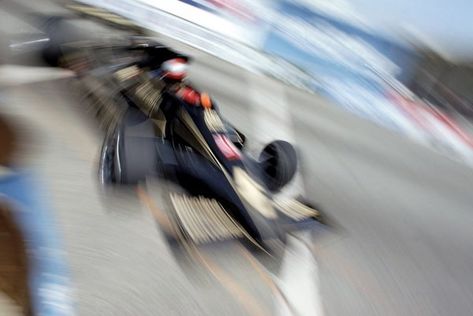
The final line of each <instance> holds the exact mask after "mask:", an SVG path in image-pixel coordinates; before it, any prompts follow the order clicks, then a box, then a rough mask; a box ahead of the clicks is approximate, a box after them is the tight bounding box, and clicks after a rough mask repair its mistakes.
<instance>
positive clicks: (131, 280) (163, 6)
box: [0, 0, 473, 315]
mask: <svg viewBox="0 0 473 316" xmlns="http://www.w3.org/2000/svg"><path fill="white" fill-rule="evenodd" d="M472 9H473V3H471V4H470V3H468V1H461V0H454V1H449V2H447V1H433V0H432V1H407V0H402V1H396V2H392V1H384V0H383V1H374V0H351V1H345V0H333V1H322V0H292V1H291V0H166V1H164V0H163V1H158V0H135V1H131V0H115V1H107V0H103V1H99V0H95V1H93V0H85V1H52V0H48V1H46V0H38V1H35V2H29V1H26V0H25V1H23V0H20V1H1V2H0V26H1V27H0V34H1V36H0V62H1V65H0V116H1V119H2V120H1V121H2V122H1V124H0V128H1V132H0V146H1V147H0V154H1V156H2V157H0V158H1V159H0V162H1V164H2V168H1V170H0V175H1V179H2V181H0V198H1V200H2V202H5V203H2V207H3V204H5V205H6V206H5V207H4V208H5V209H6V210H7V209H8V211H4V212H3V211H2V212H3V213H2V214H4V220H3V219H2V218H0V219H1V220H0V224H2V225H3V226H4V227H0V233H2V235H1V236H3V237H2V238H4V240H1V239H0V246H2V245H4V246H2V247H4V249H6V250H2V252H1V253H2V254H1V258H0V269H1V270H0V279H1V280H0V289H3V290H5V293H7V294H6V295H5V296H0V314H1V315H10V314H9V313H11V314H12V315H15V313H18V312H19V310H21V308H22V307H18V306H26V305H29V304H31V303H29V301H33V302H37V301H39V300H43V299H45V300H46V301H48V300H49V302H50V303H48V304H50V305H51V304H52V305H54V306H56V307H57V306H60V308H56V309H55V312H53V311H52V310H53V309H48V307H47V306H46V307H44V308H45V309H44V311H46V312H44V313H43V314H38V315H72V314H76V315H242V314H258V315H260V314H266V315H273V314H280V315H446V314H453V315H471V310H473V274H471V267H472V266H473V255H472V253H473V252H472V250H473V233H472V230H471V229H470V227H471V224H473V216H472V214H470V211H471V205H472V202H473V196H472V194H471V192H470V190H471V187H472V184H473V172H472V167H473V135H472V134H473V125H472V124H473V123H472V120H473V103H472V102H473V70H472V69H473V68H472V64H471V62H472V60H473V32H472V31H471V30H472V29H473V21H472V20H471V18H470V16H469V13H470V12H472ZM58 20H60V21H61V22H60V23H52V22H51V21H58ZM51 34H54V35H55V36H56V38H58V37H59V38H62V40H65V41H72V40H74V41H75V42H76V43H80V41H83V42H84V43H85V40H86V39H87V40H94V41H96V42H102V43H106V42H108V41H110V40H111V39H117V38H124V37H126V36H128V35H130V34H138V35H146V36H153V37H155V38H156V39H158V40H159V41H160V42H162V43H164V44H166V45H168V46H170V47H171V48H173V49H175V50H177V51H180V52H182V53H184V54H186V55H189V56H191V57H192V58H193V60H192V63H191V65H190V69H189V77H190V80H191V81H192V82H193V84H194V85H195V86H197V87H198V88H199V89H201V90H203V91H208V92H209V93H210V94H211V95H212V96H213V98H215V100H216V101H217V102H218V104H219V106H220V108H221V111H222V112H223V115H224V116H225V117H226V118H227V119H228V120H229V121H231V122H232V124H234V125H235V126H237V127H238V128H239V129H240V130H241V131H243V132H244V133H245V134H246V135H247V136H248V139H249V144H248V148H249V150H250V151H251V152H254V153H256V152H259V151H260V150H261V148H262V147H263V145H264V144H265V143H267V142H268V141H271V140H273V139H275V138H278V139H284V140H288V141H291V142H293V143H295V144H296V145H297V148H298V150H299V155H300V160H301V163H302V166H301V168H300V170H299V175H298V176H297V178H296V181H295V183H294V184H293V186H292V187H291V190H292V191H294V192H302V193H304V194H305V195H306V196H308V197H310V198H311V199H312V200H314V201H315V202H316V203H317V204H318V205H321V206H322V208H323V210H324V212H325V213H326V214H327V216H328V217H329V218H330V224H329V225H328V226H327V227H325V228H323V229H322V228H321V229H320V231H317V232H315V233H312V234H310V235H308V236H305V237H304V239H305V242H306V244H308V245H309V246H310V251H307V249H305V248H304V247H301V245H300V244H299V245H297V244H293V245H291V246H292V247H290V249H289V250H288V253H287V255H286V257H285V261H284V262H285V263H284V264H283V267H282V268H281V270H280V271H279V272H278V273H274V274H273V273H271V275H270V277H271V278H273V279H274V280H276V282H277V283H278V284H280V286H281V288H282V289H284V291H286V297H287V298H288V299H289V300H290V301H291V304H292V306H293V307H292V308H293V309H292V310H291V309H289V310H288V309H287V308H286V307H284V302H280V301H279V300H278V298H277V297H275V296H274V295H273V294H274V293H272V289H271V286H268V284H267V282H264V278H263V279H262V278H261V277H259V276H258V274H259V272H258V270H257V269H254V267H253V265H252V264H251V261H250V262H249V261H248V260H246V259H245V258H244V256H242V255H241V254H238V253H236V251H235V248H234V247H233V245H232V246H229V247H220V248H218V249H215V250H213V251H212V252H211V253H210V254H209V256H210V257H211V258H212V260H214V261H215V263H216V264H217V265H218V266H220V267H224V269H223V270H225V271H226V272H225V273H223V274H219V273H217V277H215V274H214V277H213V278H211V277H202V278H199V280H197V281H195V280H190V279H189V276H188V275H186V274H185V273H183V272H182V271H181V268H180V267H179V265H178V264H177V263H176V258H174V257H173V256H172V254H171V253H170V251H169V249H168V248H167V247H166V244H165V241H164V240H163V237H162V235H161V234H160V233H159V231H158V230H157V229H156V226H155V223H154V221H153V218H152V214H151V213H150V211H149V209H148V207H147V204H146V203H143V201H142V200H140V198H139V196H138V195H137V194H136V192H135V191H134V190H113V191H104V190H103V188H101V186H100V185H99V183H98V181H97V164H98V160H99V155H100V147H101V145H102V142H103V139H104V131H103V129H102V128H101V126H100V125H101V122H98V121H97V120H96V119H95V116H96V113H95V112H94V109H93V104H91V103H90V102H89V101H88V100H87V98H86V95H85V94H84V91H83V90H82V89H81V88H80V85H79V83H78V82H77V80H76V78H75V74H74V72H72V71H71V70H65V69H60V68H53V67H49V66H48V65H47V64H46V63H45V62H44V58H42V57H41V52H42V49H43V48H44V45H45V43H48V42H49V41H50V40H51V37H50V35H51ZM84 45H85V44H84ZM102 123H103V122H102ZM3 156H4V157H5V158H4V157H3ZM16 176H18V177H20V178H21V179H23V178H26V180H21V181H20V180H19V181H18V182H16V181H14V180H11V179H12V177H16ZM18 213H20V214H22V215H15V214H18ZM11 214H13V220H12V219H11V217H12V216H11ZM25 214H26V215H25ZM11 222H13V223H16V225H17V226H18V227H19V229H20V231H22V234H23V235H25V236H26V237H25V238H26V239H27V240H31V239H33V240H35V241H38V240H39V241H38V242H37V243H35V242H34V243H33V244H29V246H22V245H21V243H22V242H21V241H18V240H20V239H21V238H20V237H18V236H17V235H18V234H20V233H18V232H16V231H13V232H12V230H11V228H9V227H11ZM9 223H10V224H9ZM5 232H7V233H5ZM31 232H34V233H31ZM5 236H7V237H8V238H11V239H8V238H7V237H5ZM15 236H16V237H15ZM5 238H7V239H5ZM28 238H29V239H28ZM5 240H6V241H5ZM12 240H14V241H12ZM2 243H3V244H2ZM12 244H15V245H17V248H12V247H11V245H12ZM25 247H26V249H27V251H26V254H23V250H21V251H20V250H18V249H22V248H25ZM302 248H304V249H302ZM15 249H16V250H15ZM7 252H8V253H13V254H16V255H17V257H15V258H13V259H8V260H7V256H6V255H4V254H6V253H7ZM28 254H29V256H30V258H33V259H32V260H33V262H36V263H33V264H30V268H29V269H28V268H26V266H27V264H25V260H26V259H24V258H23V257H24V256H27V255H28ZM39 254H40V255H39ZM43 256H44V257H47V258H49V259H48V260H49V261H48V260H46V261H47V262H46V263H45V262H43V261H41V260H39V261H40V263H37V261H38V260H37V258H43ZM9 258H12V257H11V256H10V257H9ZM22 258H23V259H22ZM51 258H52V259H51ZM9 260H10V261H9ZM35 260H36V261H35ZM2 264H3V265H2ZM31 266H33V268H31ZM12 271H14V272H15V273H16V274H15V275H17V278H16V279H15V278H11V276H12V275H13V272H12ZM25 271H26V272H25ZM219 271H220V270H219ZM22 273H23V274H25V273H26V274H30V275H31V274H35V273H37V275H38V278H37V279H35V278H33V279H34V280H33V281H31V279H30V281H26V280H23V279H22V277H21V275H22ZM35 275H36V274H35ZM8 276H10V278H9V277H8ZM191 279H192V278H191ZM19 280H20V281H19ZM35 280H36V281H35ZM58 280H60V281H58ZM42 282H44V283H42ZM48 282H49V283H48ZM20 283H22V284H26V283H28V284H29V285H22V286H23V288H20V289H19V284H20ZM11 284H16V286H12V285H11ZM44 284H54V286H53V287H52V288H51V287H46V288H44V287H43V285H44ZM25 288H29V290H26V289H25ZM28 291H29V292H28ZM12 293H13V294H12ZM28 293H30V294H28ZM51 302H52V303H51ZM15 305H18V306H15ZM33 305H34V304H33ZM30 308H31V307H24V308H23V309H24V310H28V309H30ZM33 309H34V308H33Z"/></svg>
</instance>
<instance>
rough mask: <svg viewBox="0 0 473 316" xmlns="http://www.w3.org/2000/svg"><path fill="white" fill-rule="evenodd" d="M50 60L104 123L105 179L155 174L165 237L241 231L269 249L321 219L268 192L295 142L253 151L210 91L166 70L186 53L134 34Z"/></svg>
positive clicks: (278, 184) (284, 176)
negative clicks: (255, 154)
mask: <svg viewBox="0 0 473 316" xmlns="http://www.w3.org/2000/svg"><path fill="white" fill-rule="evenodd" d="M56 51H57V49H56ZM47 57H48V59H49V60H51V59H52V60H54V61H55V62H58V63H61V64H62V66H64V67H67V68H69V69H72V70H74V71H75V72H76V73H77V76H78V78H79V80H80V81H81V82H82V83H83V86H84V87H86V93H87V94H88V95H89V97H90V98H91V99H92V100H93V101H94V102H93V103H94V104H95V105H96V106H97V112H98V113H99V115H101V116H102V117H105V119H104V120H105V121H107V122H108V123H107V124H106V125H107V133H106V137H105V141H104V145H103V148H102V153H101V158H100V166H99V177H100V181H101V183H103V184H136V183H139V182H141V181H144V180H145V179H147V178H148V179H149V178H150V177H151V178H154V179H159V184H158V186H157V187H158V189H159V190H161V191H162V194H161V195H160V197H161V199H162V203H165V204H164V205H165V207H164V210H163V214H162V216H160V224H161V225H162V227H163V230H164V231H165V232H166V235H167V236H168V237H170V238H171V239H176V240H180V241H184V242H187V243H192V244H203V243H210V242H215V241H221V240H226V239H234V238H237V239H244V240H247V241H250V243H251V244H253V245H256V247H257V248H260V249H263V250H264V251H266V252H272V251H274V250H275V249H279V248H281V247H280V246H282V245H283V244H284V240H285V236H286V233H287V231H288V230H291V229H294V228H297V227H301V226H302V224H303V223H310V222H312V221H313V220H315V219H317V218H318V216H319V213H318V212H317V211H316V210H314V209H313V208H311V207H309V206H307V205H306V204H304V203H301V202H299V201H297V200H295V199H284V200H283V199H280V198H274V196H275V194H276V193H277V192H279V191H280V190H281V189H283V187H284V186H285V185H286V184H287V183H288V182H290V181H291V179H292V178H293V177H294V175H295V173H296V170H297V158H296V151H295V150H294V148H293V147H292V145H291V144H289V143H287V142H285V141H274V142H272V143H270V144H268V145H267V146H266V147H265V148H264V149H263V151H262V152H261V155H260V157H259V158H258V159H254V158H252V157H251V156H250V155H248V154H247V153H246V152H245V140H246V137H245V136H244V135H243V134H242V133H241V132H239V131H238V130H237V129H236V128H234V127H233V126H232V125H231V124H230V123H228V122H227V121H225V120H224V119H223V118H222V117H221V115H220V111H219V108H218V106H217V104H216V103H215V102H214V101H213V100H212V99H211V98H210V97H209V96H208V95H207V94H206V93H203V92H200V91H198V90H197V89H195V88H194V87H193V86H192V85H191V83H190V82H188V81H186V80H169V79H168V78H167V77H166V75H165V73H164V72H163V71H162V69H161V66H162V64H163V63H164V62H166V61H169V60H179V62H181V63H182V62H184V63H186V62H188V61H189V60H190V58H188V57H187V56H184V55H182V54H180V53H177V52H174V51H173V50H171V49H169V48H168V47H165V46H164V45H161V44H159V43H157V42H155V41H153V40H151V39H148V38H136V37H134V38H130V39H129V40H128V41H126V43H125V44H124V43H120V44H110V43H108V44H107V45H96V44H94V45H88V46H84V43H81V44H80V46H77V45H75V44H69V45H63V46H62V47H61V55H60V58H57V59H55V56H53V57H51V56H47ZM105 112H107V113H108V114H104V113H105Z"/></svg>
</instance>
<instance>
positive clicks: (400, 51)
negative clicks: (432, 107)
mask: <svg viewBox="0 0 473 316" xmlns="http://www.w3.org/2000/svg"><path fill="white" fill-rule="evenodd" d="M278 11H279V12H280V13H281V14H283V15H286V16H290V17H292V18H296V19H300V20H303V21H305V22H308V23H310V24H312V25H321V24H323V25H326V24H328V25H330V26H332V27H335V28H336V29H338V30H339V31H342V32H344V33H345V34H347V35H349V36H352V37H358V38H360V39H362V40H363V41H365V42H366V43H368V44H369V45H371V46H372V47H373V48H374V49H376V50H377V51H378V52H379V53H381V54H382V55H384V56H386V57H387V58H388V59H389V60H391V61H392V62H393V63H395V64H396V65H397V66H399V67H400V69H401V72H400V74H399V75H397V76H396V79H398V80H400V81H402V82H406V81H409V80H410V79H411V78H412V76H413V72H412V71H413V69H415V65H416V64H417V62H418V59H419V56H418V55H417V53H416V52H415V51H414V50H413V49H412V48H410V47H408V46H403V45H401V44H399V43H396V42H393V41H390V40H388V39H385V38H383V37H381V36H379V35H376V34H372V33H369V32H367V31H365V30H363V29H361V28H358V27H356V26H354V25H351V24H348V23H346V22H344V21H341V20H337V19H335V18H333V17H330V16H327V15H324V14H322V13H319V12H315V11H314V10H312V9H309V8H307V7H305V6H302V5H298V4H296V3H288V2H285V1H282V2H281V3H280V5H279V9H278ZM312 40H316V39H312ZM263 49H264V50H265V51H266V52H268V53H270V54H274V55H277V56H280V57H283V58H285V59H287V60H289V61H291V62H293V63H294V64H296V65H299V66H301V67H302V68H305V69H307V70H308V71H309V72H310V73H311V74H313V75H317V74H320V72H321V71H322V72H323V73H324V74H325V72H327V73H331V72H333V71H335V72H337V71H339V72H341V73H339V75H342V73H343V75H352V74H351V70H349V69H343V66H342V68H340V66H337V65H336V64H333V63H332V61H330V60H321V59H320V57H319V56H317V55H314V54H313V52H305V51H303V50H301V49H299V48H297V47H295V46H294V45H293V44H291V43H290V42H288V41H287V40H286V39H284V38H283V37H282V36H281V35H280V34H279V33H277V32H275V31H274V30H270V31H269V33H268V37H267V39H266V41H265V43H264V47H263ZM356 53H357V52H356V51H354V52H353V54H356Z"/></svg>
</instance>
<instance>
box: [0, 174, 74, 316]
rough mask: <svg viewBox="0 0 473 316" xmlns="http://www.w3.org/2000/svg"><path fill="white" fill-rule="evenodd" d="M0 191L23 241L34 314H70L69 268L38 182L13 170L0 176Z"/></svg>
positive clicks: (52, 315)
mask: <svg viewBox="0 0 473 316" xmlns="http://www.w3.org/2000/svg"><path fill="white" fill-rule="evenodd" d="M0 195H2V199H6V202H7V203H8V204H9V205H10V206H11V208H12V209H13V213H12V214H13V217H14V219H15V221H16V225H17V226H18V227H19V229H20V231H21V232H22V234H23V237H24V239H25V241H26V245H27V248H28V249H27V251H28V257H29V273H30V276H29V286H30V293H31V295H32V304H33V310H34V312H35V315H44V316H60V315H61V316H62V315H64V316H66V315H71V311H72V304H71V302H70V300H69V299H68V298H69V294H70V293H69V291H70V284H69V271H68V268H67V265H66V264H65V261H64V258H63V256H62V246H61V243H60V239H59V233H58V232H57V229H56V227H55V225H54V221H53V219H52V214H51V213H50V212H49V207H48V206H47V203H45V201H43V200H42V199H41V198H40V197H41V194H40V185H39V183H37V182H36V181H35V178H34V177H33V176H31V175H28V174H27V173H25V172H21V173H13V174H10V175H7V176H4V177H1V178H0Z"/></svg>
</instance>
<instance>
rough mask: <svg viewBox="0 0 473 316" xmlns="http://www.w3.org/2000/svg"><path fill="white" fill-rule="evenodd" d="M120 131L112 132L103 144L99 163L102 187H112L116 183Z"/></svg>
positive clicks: (106, 136)
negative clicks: (116, 160) (116, 155)
mask: <svg viewBox="0 0 473 316" xmlns="http://www.w3.org/2000/svg"><path fill="white" fill-rule="evenodd" d="M117 133H118V129H117V128H114V129H113V130H110V131H109V132H108V133H107V134H106V135H105V139H104V141H103V144H102V150H101V152H100V161H99V181H100V184H102V185H111V184H114V183H116V175H115V159H116V157H115V150H116V145H117Z"/></svg>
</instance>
